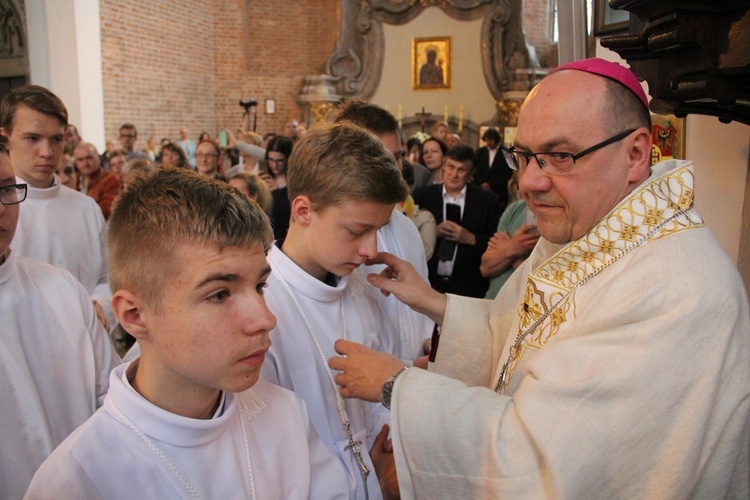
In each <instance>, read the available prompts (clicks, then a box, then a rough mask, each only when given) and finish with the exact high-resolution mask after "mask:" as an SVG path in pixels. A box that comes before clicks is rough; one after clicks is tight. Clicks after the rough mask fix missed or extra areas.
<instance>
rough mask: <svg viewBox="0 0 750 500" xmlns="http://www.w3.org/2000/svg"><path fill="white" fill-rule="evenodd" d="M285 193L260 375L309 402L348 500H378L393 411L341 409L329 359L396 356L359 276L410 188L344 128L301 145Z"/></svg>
mask: <svg viewBox="0 0 750 500" xmlns="http://www.w3.org/2000/svg"><path fill="white" fill-rule="evenodd" d="M287 187H288V189H289V199H290V200H291V220H290V225H289V232H288V234H287V236H286V239H284V240H283V241H277V242H276V244H275V246H274V248H272V249H271V251H270V252H269V255H268V260H269V262H270V264H271V267H272V268H273V273H272V274H271V278H270V279H269V287H268V292H267V295H266V299H267V300H268V305H269V307H270V308H271V310H272V311H274V313H275V314H276V316H277V318H278V324H277V326H276V328H275V329H274V330H273V331H272V332H271V339H272V340H273V347H272V348H271V349H270V350H269V351H268V361H267V362H266V364H265V365H264V366H263V369H262V374H261V376H262V377H263V378H264V379H266V380H269V381H272V382H275V383H278V384H280V385H282V386H283V387H287V388H289V389H292V390H294V391H295V393H296V394H297V395H298V396H300V397H301V398H302V399H304V400H305V402H306V403H307V407H308V408H309V410H310V417H311V419H312V422H313V424H314V425H315V428H316V430H317V431H318V434H319V435H320V437H321V439H322V440H323V442H324V443H325V444H326V445H327V446H328V448H329V449H330V450H331V451H333V452H334V453H337V454H338V456H339V459H340V461H341V464H342V467H343V468H344V469H345V470H346V471H347V474H348V477H349V482H350V487H351V495H352V498H366V495H367V492H369V498H370V499H376V498H380V497H381V491H380V487H379V485H378V477H376V471H375V467H374V465H373V460H374V461H375V462H379V460H380V458H382V456H381V455H379V454H380V453H381V452H382V444H383V443H382V440H383V439H384V437H385V436H384V434H379V432H380V431H381V428H382V426H383V424H385V423H388V420H389V414H388V411H387V410H386V409H385V408H384V407H383V406H382V405H380V404H373V403H366V402H362V401H355V400H348V401H346V402H344V401H343V400H342V399H341V398H340V396H339V394H338V387H337V386H336V385H335V383H334V382H333V375H332V374H331V372H330V370H329V368H328V365H327V359H328V358H329V357H331V356H333V355H334V353H335V351H334V350H333V343H334V342H335V341H336V340H337V339H340V338H347V339H349V340H352V339H359V340H357V342H361V343H364V344H366V345H368V346H369V347H372V348H375V349H379V350H384V351H387V352H391V353H392V352H394V349H395V346H394V338H393V333H392V330H391V329H390V326H389V324H388V322H387V320H386V318H385V317H384V316H383V314H382V312H381V311H380V309H379V308H378V303H377V298H376V297H375V295H374V291H373V290H372V289H371V288H369V287H368V285H367V282H366V280H365V278H364V277H363V276H361V275H359V274H358V273H353V271H354V269H356V268H357V267H359V266H360V265H362V264H363V263H364V262H365V261H366V260H367V259H370V258H374V257H375V256H376V255H377V253H378V248H377V233H378V230H379V229H380V228H381V227H383V226H384V225H385V224H387V223H388V221H389V220H390V218H391V214H392V212H393V207H394V206H395V204H396V203H397V202H399V201H401V200H403V199H404V198H405V197H406V192H407V187H406V184H405V183H404V181H403V180H402V178H401V174H400V172H399V171H398V169H397V168H396V164H395V160H394V157H393V155H391V154H390V153H389V152H388V151H387V150H386V149H384V147H383V145H382V143H381V141H380V140H379V139H378V138H377V137H375V136H374V135H372V134H370V133H369V132H366V131H365V130H363V129H362V128H360V127H357V126H355V125H353V124H351V123H348V122H342V123H337V124H334V125H321V126H319V127H317V128H313V129H311V130H310V131H309V132H307V134H305V136H304V137H302V138H301V139H300V140H299V141H297V143H296V144H295V146H294V151H293V152H292V155H291V157H290V159H289V165H288V170H287ZM376 436H377V437H378V438H377V439H376ZM370 448H372V453H373V456H372V459H371V457H370V456H369V455H368V453H367V450H368V449H370ZM390 457H391V458H392V454H391V455H390ZM380 479H381V480H383V479H384V475H383V474H381V478H380ZM365 485H366V486H365Z"/></svg>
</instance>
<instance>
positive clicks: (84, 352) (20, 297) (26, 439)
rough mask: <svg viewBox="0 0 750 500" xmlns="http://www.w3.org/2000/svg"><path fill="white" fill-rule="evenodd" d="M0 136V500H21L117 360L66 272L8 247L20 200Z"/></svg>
mask: <svg viewBox="0 0 750 500" xmlns="http://www.w3.org/2000/svg"><path fill="white" fill-rule="evenodd" d="M28 189H29V186H28V184H27V183H25V182H18V179H17V178H16V176H15V175H14V173H13V169H12V167H11V163H10V157H9V155H8V140H7V138H6V137H4V136H2V135H0V318H2V327H0V345H1V346H2V347H1V348H0V401H2V404H0V420H1V421H2V425H0V443H2V446H0V498H22V497H23V495H24V493H25V492H26V488H27V487H28V485H29V482H31V477H32V476H33V475H34V472H35V471H36V469H37V467H39V465H40V464H41V463H42V462H43V461H44V459H45V458H47V456H48V455H49V454H50V453H51V452H52V450H54V449H55V447H56V446H57V445H59V444H60V443H61V442H62V441H63V440H64V439H65V438H66V437H67V436H68V434H70V433H71V432H73V430H75V428H76V427H78V426H79V425H80V424H82V423H83V422H84V421H85V420H86V419H87V418H88V417H90V416H91V415H92V414H93V413H94V411H95V410H96V408H97V407H99V406H101V405H102V403H103V402H104V396H105V395H106V393H107V388H108V386H109V372H110V370H112V368H114V367H115V366H116V365H117V364H118V363H119V358H118V357H117V355H116V354H115V353H114V351H113V350H112V347H111V345H110V342H109V337H108V336H107V334H106V332H105V331H104V329H103V328H102V326H101V324H100V323H99V322H98V321H97V319H96V313H95V311H94V306H93V304H92V303H91V298H90V297H89V295H88V293H87V292H86V290H85V289H84V288H83V286H81V284H80V283H79V282H78V280H76V279H75V278H74V277H73V276H72V275H71V274H70V273H69V272H67V271H65V270H62V269H59V268H56V267H53V266H51V265H49V264H47V263H46V262H40V261H38V260H35V259H29V258H26V257H22V256H20V255H17V254H16V252H15V251H12V250H11V248H10V245H11V242H12V241H13V237H14V234H15V231H16V225H17V223H18V216H19V208H20V203H21V202H23V201H24V200H25V199H26V195H27V192H28Z"/></svg>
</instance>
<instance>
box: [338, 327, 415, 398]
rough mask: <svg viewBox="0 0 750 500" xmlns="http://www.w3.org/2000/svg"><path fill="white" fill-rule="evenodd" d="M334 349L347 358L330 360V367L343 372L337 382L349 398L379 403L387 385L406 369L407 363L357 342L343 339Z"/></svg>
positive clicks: (344, 395)
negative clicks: (382, 391) (400, 371)
mask: <svg viewBox="0 0 750 500" xmlns="http://www.w3.org/2000/svg"><path fill="white" fill-rule="evenodd" d="M333 347H334V349H336V352H337V353H339V354H341V355H342V356H344V357H333V358H331V359H329V360H328V366H330V367H331V369H332V370H338V371H340V372H341V373H338V374H336V376H335V377H334V380H335V381H336V383H337V384H338V385H339V386H340V387H341V389H340V391H339V392H340V393H341V395H342V396H343V397H345V398H359V399H364V400H365V401H372V402H379V401H380V391H381V390H382V389H383V384H385V383H386V382H387V381H388V379H389V378H391V377H392V376H393V375H395V374H396V373H398V371H399V370H401V369H403V368H404V363H403V362H402V361H401V360H400V359H398V358H397V357H395V356H391V355H390V354H387V353H384V352H380V351H375V350H373V349H369V348H367V347H365V346H363V345H362V344H357V343H356V342H351V341H349V340H343V339H339V340H337V341H336V343H335V344H334V345H333Z"/></svg>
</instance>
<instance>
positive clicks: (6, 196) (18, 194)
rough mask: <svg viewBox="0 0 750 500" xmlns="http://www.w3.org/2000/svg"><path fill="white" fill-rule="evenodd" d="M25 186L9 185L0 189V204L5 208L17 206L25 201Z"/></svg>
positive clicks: (26, 186) (26, 188) (26, 187)
mask: <svg viewBox="0 0 750 500" xmlns="http://www.w3.org/2000/svg"><path fill="white" fill-rule="evenodd" d="M27 190H28V185H27V184H11V185H10V186H2V187H0V203H2V204H3V205H5V206H8V205H17V204H19V203H21V202H22V201H23V200H25V199H26V191H27Z"/></svg>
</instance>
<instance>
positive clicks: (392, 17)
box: [325, 0, 532, 101]
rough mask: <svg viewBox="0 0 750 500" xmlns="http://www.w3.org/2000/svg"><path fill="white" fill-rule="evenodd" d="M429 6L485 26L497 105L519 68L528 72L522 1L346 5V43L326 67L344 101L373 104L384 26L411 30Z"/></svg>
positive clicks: (350, 1)
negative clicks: (410, 25)
mask: <svg viewBox="0 0 750 500" xmlns="http://www.w3.org/2000/svg"><path fill="white" fill-rule="evenodd" d="M429 6H437V7H440V8H441V9H442V10H443V11H444V12H445V13H446V14H448V15H449V16H450V17H452V18H454V19H459V20H464V21H473V20H476V19H484V21H483V23H482V46H481V52H482V67H483V70H484V78H485V81H486V83H487V87H488V88H489V90H490V92H491V93H492V95H493V97H495V99H496V100H498V101H499V100H501V99H502V98H503V92H504V91H505V90H507V89H508V88H509V86H510V84H511V80H512V78H513V74H514V71H515V70H516V69H517V68H528V67H529V66H531V65H532V64H531V63H530V62H529V51H528V49H527V46H526V43H525V40H524V36H523V28H522V18H521V17H522V16H521V15H522V0H343V2H342V11H341V18H342V19H341V23H342V24H341V38H340V39H339V41H338V43H337V45H336V50H335V51H334V52H333V54H331V56H330V57H329V58H328V61H327V62H326V66H325V72H326V74H328V75H330V76H331V77H333V78H334V81H335V82H336V89H337V93H338V94H339V95H341V96H343V97H358V98H362V99H368V98H369V97H371V96H372V95H373V94H374V93H375V90H376V89H377V88H378V84H379V83H380V75H381V73H382V70H383V54H384V48H385V43H384V38H383V24H384V23H385V24H395V25H401V24H406V23H408V22H409V21H411V20H412V19H414V18H415V17H416V16H417V15H418V14H419V13H421V12H422V11H423V10H424V9H425V8H427V7H429Z"/></svg>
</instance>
